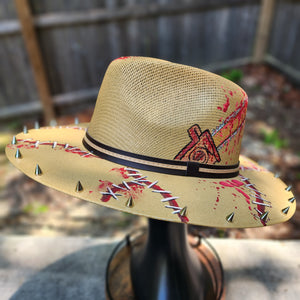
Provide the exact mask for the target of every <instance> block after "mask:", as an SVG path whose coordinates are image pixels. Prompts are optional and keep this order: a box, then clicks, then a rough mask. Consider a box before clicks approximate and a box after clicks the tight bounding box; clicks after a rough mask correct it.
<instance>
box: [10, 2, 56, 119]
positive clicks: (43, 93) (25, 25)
mask: <svg viewBox="0 0 300 300" xmlns="http://www.w3.org/2000/svg"><path fill="white" fill-rule="evenodd" d="M15 5H16V9H17V13H18V16H19V20H20V23H21V28H22V29H21V30H22V35H23V38H24V42H25V45H26V48H27V51H28V56H29V60H30V62H31V65H32V68H33V74H34V78H35V82H36V85H37V89H38V93H39V96H40V99H41V103H42V107H43V112H44V118H45V122H46V123H49V122H50V121H51V120H52V119H53V118H54V117H55V114H54V107H53V102H52V98H51V95H50V89H49V85H48V80H47V76H46V71H45V68H44V64H43V60H42V55H41V51H40V47H39V44H38V41H37V37H36V32H35V28H34V25H33V20H32V15H31V10H30V7H29V4H28V1H27V0H15Z"/></svg>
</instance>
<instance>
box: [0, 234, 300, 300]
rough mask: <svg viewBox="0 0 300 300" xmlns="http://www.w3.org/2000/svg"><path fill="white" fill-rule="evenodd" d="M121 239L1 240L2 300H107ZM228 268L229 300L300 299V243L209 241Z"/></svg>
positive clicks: (227, 296) (227, 297) (31, 238)
mask: <svg viewBox="0 0 300 300" xmlns="http://www.w3.org/2000/svg"><path fill="white" fill-rule="evenodd" d="M118 241H119V240H118V239H109V238H86V237H35V236H6V237H1V238H0V299H14V300H15V299H22V300H29V299H30V300H37V299H39V300H40V299H44V300H48V299H49V300H50V299H51V300H53V299H55V300H62V299H63V300H69V299H72V300H74V299H105V285H104V284H105V267H106V262H107V260H108V258H109V256H110V253H111V251H112V249H113V247H114V245H115V244H116V243H117V242H118ZM209 242H210V243H211V244H212V245H213V246H214V247H215V248H216V250H217V251H218V253H219V255H220V258H221V260H222V263H223V267H224V271H225V281H226V299H230V300H235V299H264V300H268V299H272V300H273V299H289V300H293V299H299V295H300V258H299V253H300V241H284V242H283V241H280V242H279V241H270V240H235V239H209Z"/></svg>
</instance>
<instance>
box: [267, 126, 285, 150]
mask: <svg viewBox="0 0 300 300" xmlns="http://www.w3.org/2000/svg"><path fill="white" fill-rule="evenodd" d="M262 135H263V137H264V142H265V143H266V144H268V145H273V146H275V147H276V148H277V149H281V148H286V147H287V146H288V141H287V140H285V139H282V138H280V137H279V133H278V130H277V129H274V130H272V131H270V132H267V131H264V130H263V131H262Z"/></svg>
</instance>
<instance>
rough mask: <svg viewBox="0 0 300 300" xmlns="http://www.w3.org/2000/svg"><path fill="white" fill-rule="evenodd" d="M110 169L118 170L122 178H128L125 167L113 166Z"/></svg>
mask: <svg viewBox="0 0 300 300" xmlns="http://www.w3.org/2000/svg"><path fill="white" fill-rule="evenodd" d="M110 171H116V172H118V173H119V174H120V175H121V176H122V177H123V178H124V179H127V178H129V176H128V175H127V171H126V170H125V168H113V169H111V170H110Z"/></svg>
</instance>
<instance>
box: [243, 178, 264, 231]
mask: <svg viewBox="0 0 300 300" xmlns="http://www.w3.org/2000/svg"><path fill="white" fill-rule="evenodd" d="M244 182H245V184H251V182H250V181H249V180H245V181H244ZM252 190H253V192H255V195H256V196H258V197H260V193H259V191H257V190H255V189H252ZM255 202H258V203H263V201H262V200H260V199H259V198H255ZM257 209H258V210H259V211H260V212H261V213H262V214H263V213H264V212H265V206H264V205H259V204H257ZM260 222H261V224H263V226H267V224H266V222H265V221H263V220H260Z"/></svg>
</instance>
